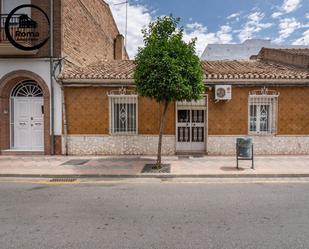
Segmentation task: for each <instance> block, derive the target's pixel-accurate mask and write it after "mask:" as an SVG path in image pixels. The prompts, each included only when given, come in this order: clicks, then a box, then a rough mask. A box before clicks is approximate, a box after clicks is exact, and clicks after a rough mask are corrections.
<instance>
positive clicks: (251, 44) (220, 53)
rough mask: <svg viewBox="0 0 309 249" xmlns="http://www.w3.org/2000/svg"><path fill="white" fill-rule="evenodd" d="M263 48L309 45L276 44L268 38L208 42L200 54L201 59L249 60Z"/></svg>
mask: <svg viewBox="0 0 309 249" xmlns="http://www.w3.org/2000/svg"><path fill="white" fill-rule="evenodd" d="M263 47H265V48H277V49H280V48H281V49H283V48H309V46H293V45H276V44H272V43H271V41H270V40H262V39H252V40H246V41H244V42H243V43H242V44H208V45H207V47H206V49H205V51H204V53H203V54H202V56H201V59H202V60H249V59H250V57H251V56H252V55H257V54H258V53H259V52H260V51H261V49H262V48H263Z"/></svg>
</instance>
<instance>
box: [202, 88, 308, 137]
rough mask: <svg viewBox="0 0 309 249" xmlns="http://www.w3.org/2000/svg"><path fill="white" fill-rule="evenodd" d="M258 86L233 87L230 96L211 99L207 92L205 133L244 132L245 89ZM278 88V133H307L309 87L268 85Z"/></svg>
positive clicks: (247, 91) (247, 92) (225, 133)
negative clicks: (207, 130)
mask: <svg viewBox="0 0 309 249" xmlns="http://www.w3.org/2000/svg"><path fill="white" fill-rule="evenodd" d="M259 89H261V87H254V88H236V87H234V88H233V90H232V95H233V97H232V100H231V101H229V102H219V103H215V100H214V91H211V92H209V114H208V115H209V117H208V119H209V125H208V127H209V135H247V134H248V96H249V91H252V90H259ZM269 89H273V90H277V91H278V92H280V96H279V99H278V101H279V102H278V109H279V110H278V135H304V134H306V135H309V97H308V96H309V88H308V87H307V88H304V87H281V88H269Z"/></svg>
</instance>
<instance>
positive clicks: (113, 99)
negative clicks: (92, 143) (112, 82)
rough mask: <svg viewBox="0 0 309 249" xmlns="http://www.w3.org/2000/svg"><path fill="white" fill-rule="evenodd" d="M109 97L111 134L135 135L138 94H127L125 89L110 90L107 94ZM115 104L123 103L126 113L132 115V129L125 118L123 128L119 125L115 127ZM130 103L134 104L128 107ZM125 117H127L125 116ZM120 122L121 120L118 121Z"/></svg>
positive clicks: (136, 131)
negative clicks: (133, 106)
mask: <svg viewBox="0 0 309 249" xmlns="http://www.w3.org/2000/svg"><path fill="white" fill-rule="evenodd" d="M108 98H109V132H110V134H111V135H137V134H138V95H136V94H127V92H126V91H124V90H120V91H118V92H112V93H110V94H108ZM115 104H124V105H125V108H126V112H130V114H128V113H127V115H134V120H135V125H134V123H131V127H133V128H134V129H132V130H130V127H129V126H128V123H127V122H128V121H127V120H126V124H125V126H126V127H125V129H123V130H121V128H120V127H116V126H117V124H116V123H115V118H114V114H115V109H114V108H115ZM131 104H135V108H133V109H132V108H130V105H131ZM126 119H127V118H126ZM120 122H121V121H120Z"/></svg>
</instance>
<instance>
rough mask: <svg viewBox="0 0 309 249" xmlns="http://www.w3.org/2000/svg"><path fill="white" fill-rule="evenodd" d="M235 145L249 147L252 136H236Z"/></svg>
mask: <svg viewBox="0 0 309 249" xmlns="http://www.w3.org/2000/svg"><path fill="white" fill-rule="evenodd" d="M237 145H238V147H240V148H251V146H252V138H237Z"/></svg>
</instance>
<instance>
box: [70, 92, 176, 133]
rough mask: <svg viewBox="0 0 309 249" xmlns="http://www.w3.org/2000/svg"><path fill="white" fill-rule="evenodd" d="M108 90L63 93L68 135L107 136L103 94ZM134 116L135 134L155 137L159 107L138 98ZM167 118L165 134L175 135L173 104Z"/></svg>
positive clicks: (107, 119)
mask: <svg viewBox="0 0 309 249" xmlns="http://www.w3.org/2000/svg"><path fill="white" fill-rule="evenodd" d="M111 90H112V89H111V88H102V87H88V88H66V89H65V101H66V110H67V122H68V133H69V134H87V135H92V134H97V135H100V134H109V104H108V96H107V94H108V92H109V91H111ZM114 90H115V89H114ZM161 108H162V107H161ZM138 113H139V118H138V127H139V134H144V135H153V134H158V132H159V105H158V104H157V103H156V102H155V101H152V100H150V99H146V98H142V97H140V98H139V100H138ZM167 115H168V119H167V122H166V129H165V134H167V135H173V134H175V105H174V104H170V106H169V109H168V113H167Z"/></svg>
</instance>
